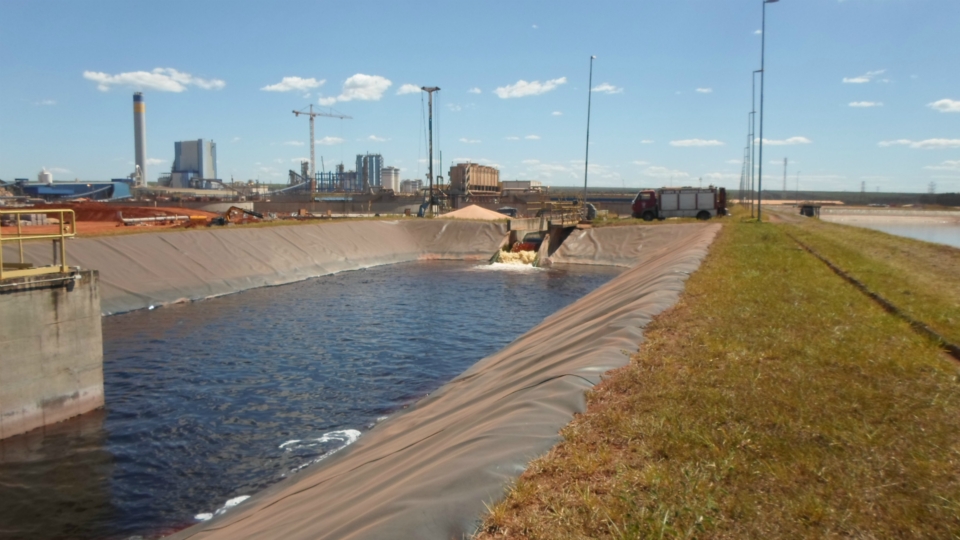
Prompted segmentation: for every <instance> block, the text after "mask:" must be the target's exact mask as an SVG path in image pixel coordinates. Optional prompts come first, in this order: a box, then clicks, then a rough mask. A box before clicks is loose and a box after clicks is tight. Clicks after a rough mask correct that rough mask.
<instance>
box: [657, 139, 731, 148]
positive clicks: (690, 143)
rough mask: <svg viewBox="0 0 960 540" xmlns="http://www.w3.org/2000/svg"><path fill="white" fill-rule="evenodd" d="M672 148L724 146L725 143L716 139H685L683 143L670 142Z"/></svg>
mask: <svg viewBox="0 0 960 540" xmlns="http://www.w3.org/2000/svg"><path fill="white" fill-rule="evenodd" d="M670 146H683V147H690V146H723V143H722V142H720V141H718V140H716V139H710V140H705V139H684V140H682V141H670Z"/></svg>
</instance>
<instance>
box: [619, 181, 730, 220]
mask: <svg viewBox="0 0 960 540" xmlns="http://www.w3.org/2000/svg"><path fill="white" fill-rule="evenodd" d="M631 210H632V211H633V217H635V218H638V219H643V220H644V221H653V220H654V219H666V218H671V217H695V218H697V219H710V218H712V217H716V216H723V215H726V213H727V190H726V189H725V188H722V187H715V186H710V187H705V188H695V187H680V188H660V189H645V190H642V191H641V192H640V193H637V196H636V197H634V199H633V204H632V205H631Z"/></svg>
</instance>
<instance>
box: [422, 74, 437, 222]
mask: <svg viewBox="0 0 960 540" xmlns="http://www.w3.org/2000/svg"><path fill="white" fill-rule="evenodd" d="M420 90H423V91H424V92H426V93H427V96H429V99H428V102H429V107H428V109H429V111H430V121H429V124H428V125H429V130H430V157H429V159H430V161H429V162H428V165H427V166H428V168H429V172H428V173H427V174H428V175H429V176H430V178H429V180H430V199H429V202H430V211H431V212H433V203H434V198H433V178H434V176H433V93H434V92H436V91H438V90H440V88H439V87H436V86H421V87H420Z"/></svg>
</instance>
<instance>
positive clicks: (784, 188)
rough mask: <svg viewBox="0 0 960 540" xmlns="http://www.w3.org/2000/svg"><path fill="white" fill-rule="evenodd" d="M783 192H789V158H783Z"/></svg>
mask: <svg viewBox="0 0 960 540" xmlns="http://www.w3.org/2000/svg"><path fill="white" fill-rule="evenodd" d="M783 192H784V193H786V192H787V158H783Z"/></svg>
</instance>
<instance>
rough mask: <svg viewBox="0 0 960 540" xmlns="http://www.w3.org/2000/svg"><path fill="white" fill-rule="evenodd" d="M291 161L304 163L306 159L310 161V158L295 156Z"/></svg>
mask: <svg viewBox="0 0 960 540" xmlns="http://www.w3.org/2000/svg"><path fill="white" fill-rule="evenodd" d="M290 161H292V162H294V163H303V162H304V161H310V158H308V157H295V158H293V159H291V160H290Z"/></svg>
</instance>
